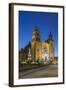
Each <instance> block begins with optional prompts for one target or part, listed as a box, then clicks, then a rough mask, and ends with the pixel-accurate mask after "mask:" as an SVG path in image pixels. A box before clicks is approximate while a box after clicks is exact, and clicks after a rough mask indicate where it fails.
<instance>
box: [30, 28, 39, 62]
mask: <svg viewBox="0 0 66 90" xmlns="http://www.w3.org/2000/svg"><path fill="white" fill-rule="evenodd" d="M37 42H40V34H39V30H38V27H37V26H36V27H35V28H34V31H33V33H32V44H31V48H32V60H33V62H34V61H35V55H36V43H37Z"/></svg>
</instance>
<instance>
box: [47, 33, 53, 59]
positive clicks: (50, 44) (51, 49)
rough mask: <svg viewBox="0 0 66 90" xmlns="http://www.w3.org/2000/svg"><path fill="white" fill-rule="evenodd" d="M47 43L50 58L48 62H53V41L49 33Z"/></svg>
mask: <svg viewBox="0 0 66 90" xmlns="http://www.w3.org/2000/svg"><path fill="white" fill-rule="evenodd" d="M48 41H49V56H50V61H53V60H54V40H53V37H52V33H51V32H50V34H49V38H48Z"/></svg>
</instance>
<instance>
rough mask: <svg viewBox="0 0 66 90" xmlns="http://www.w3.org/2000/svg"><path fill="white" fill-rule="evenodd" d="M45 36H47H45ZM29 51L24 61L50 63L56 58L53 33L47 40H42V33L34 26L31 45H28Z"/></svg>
mask: <svg viewBox="0 0 66 90" xmlns="http://www.w3.org/2000/svg"><path fill="white" fill-rule="evenodd" d="M44 37H45V36H44ZM25 51H27V52H23V54H24V53H25V55H26V56H25V58H24V55H22V54H21V55H22V56H23V58H24V62H30V63H44V64H46V63H50V62H53V60H54V40H53V37H52V33H51V32H50V33H49V36H48V39H47V40H46V41H41V38H40V33H39V29H38V27H35V28H34V31H33V33H32V40H31V42H30V45H28V47H27V49H26V50H25Z"/></svg>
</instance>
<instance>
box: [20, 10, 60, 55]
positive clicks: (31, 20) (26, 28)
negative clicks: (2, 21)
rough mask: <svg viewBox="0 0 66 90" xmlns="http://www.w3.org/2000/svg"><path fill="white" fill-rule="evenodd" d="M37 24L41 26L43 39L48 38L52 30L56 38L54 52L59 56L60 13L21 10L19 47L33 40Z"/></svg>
mask: <svg viewBox="0 0 66 90" xmlns="http://www.w3.org/2000/svg"><path fill="white" fill-rule="evenodd" d="M35 26H37V27H38V28H39V32H40V37H41V41H45V40H47V39H48V35H49V33H50V32H51V33H52V35H53V39H54V53H55V56H58V13H53V12H32V11H19V49H20V48H24V47H25V46H26V45H27V44H28V43H29V41H31V40H32V32H33V31H34V28H35Z"/></svg>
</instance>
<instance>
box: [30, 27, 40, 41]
mask: <svg viewBox="0 0 66 90" xmlns="http://www.w3.org/2000/svg"><path fill="white" fill-rule="evenodd" d="M32 42H40V34H39V30H38V27H37V26H36V27H35V28H34V31H33V34H32Z"/></svg>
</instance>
